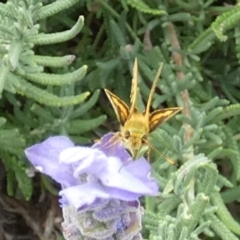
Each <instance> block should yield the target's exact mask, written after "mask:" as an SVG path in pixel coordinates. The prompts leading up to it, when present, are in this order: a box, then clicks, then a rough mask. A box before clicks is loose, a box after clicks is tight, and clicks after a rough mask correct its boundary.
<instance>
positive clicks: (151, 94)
mask: <svg viewBox="0 0 240 240" xmlns="http://www.w3.org/2000/svg"><path fill="white" fill-rule="evenodd" d="M162 67H163V64H162V63H161V64H160V66H159V68H158V72H157V74H156V77H155V79H154V81H153V84H152V88H151V90H150V93H149V97H148V101H147V107H146V111H145V114H146V117H147V118H149V115H150V106H151V103H152V98H153V94H154V92H155V88H156V86H157V81H158V79H159V77H160V74H161V72H162Z"/></svg>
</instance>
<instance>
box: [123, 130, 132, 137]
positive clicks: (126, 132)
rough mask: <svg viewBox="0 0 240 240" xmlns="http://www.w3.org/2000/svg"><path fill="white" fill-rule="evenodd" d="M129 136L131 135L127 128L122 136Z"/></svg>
mask: <svg viewBox="0 0 240 240" xmlns="http://www.w3.org/2000/svg"><path fill="white" fill-rule="evenodd" d="M130 136H131V133H130V131H129V130H126V131H125V132H124V138H125V139H129V137H130Z"/></svg>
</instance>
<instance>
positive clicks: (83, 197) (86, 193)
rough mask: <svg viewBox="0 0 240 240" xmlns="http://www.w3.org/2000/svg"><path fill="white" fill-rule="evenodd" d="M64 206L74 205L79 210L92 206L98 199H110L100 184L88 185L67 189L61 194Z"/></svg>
mask: <svg viewBox="0 0 240 240" xmlns="http://www.w3.org/2000/svg"><path fill="white" fill-rule="evenodd" d="M59 195H61V196H62V200H61V202H62V203H63V205H73V206H74V207H76V208H77V209H79V208H81V207H82V206H84V205H90V204H92V203H93V202H94V201H95V200H96V199H98V198H104V199H107V198H109V197H110V196H109V194H108V193H107V192H106V191H105V190H104V189H103V187H102V186H101V185H100V184H98V183H86V184H82V185H78V186H74V187H69V188H66V189H64V190H62V191H60V192H59Z"/></svg>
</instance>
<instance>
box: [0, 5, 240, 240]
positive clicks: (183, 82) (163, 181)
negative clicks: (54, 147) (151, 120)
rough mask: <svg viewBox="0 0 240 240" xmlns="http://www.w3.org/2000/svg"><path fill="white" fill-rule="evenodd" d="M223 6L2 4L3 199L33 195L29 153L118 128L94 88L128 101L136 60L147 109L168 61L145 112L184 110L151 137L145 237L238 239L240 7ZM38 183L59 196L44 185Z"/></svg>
mask: <svg viewBox="0 0 240 240" xmlns="http://www.w3.org/2000/svg"><path fill="white" fill-rule="evenodd" d="M229 2H230V1H228V5H227V4H226V5H224V4H223V3H222V2H221V1H217V2H216V1H213V0H209V1H202V0H196V1H190V0H189V1H183V0H173V1H165V0H163V1H162V0H160V1H146V0H141V1H131V0H121V1H105V0H99V1H97V2H95V1H92V0H85V1H78V0H70V1H65V0H58V1H37V0H32V1H30V0H25V1H14V0H9V1H7V3H4V4H3V3H1V4H0V13H1V14H0V15H1V18H0V92H1V93H2V98H1V102H0V113H1V115H0V158H1V160H2V162H3V164H4V166H5V169H6V173H7V177H6V178H7V186H6V191H7V192H8V194H9V195H10V196H14V197H18V198H20V195H21V194H22V195H23V196H22V197H23V198H25V199H30V198H31V195H32V193H33V192H32V191H33V190H32V189H33V186H32V182H31V181H30V180H29V178H28V177H27V176H26V174H25V170H26V168H27V167H29V164H28V163H27V162H26V160H25V158H24V153H23V150H24V148H26V147H27V146H30V145H31V144H34V143H36V142H40V141H42V140H43V139H45V138H47V137H48V136H51V135H57V134H63V135H68V136H70V137H71V138H72V139H73V140H74V141H76V143H78V144H92V142H93V140H94V139H96V138H99V137H101V136H102V135H103V134H104V133H106V132H109V131H117V130H118V129H119V126H118V123H117V120H116V118H115V115H114V113H113V110H112V109H111V107H110V104H109V103H108V101H107V99H106V98H105V96H104V94H102V93H101V92H100V90H99V89H101V88H108V89H109V90H111V91H112V92H114V93H115V94H116V95H118V96H119V97H120V98H121V99H123V100H124V101H126V102H129V95H130V88H131V78H132V75H131V71H132V67H133V62H134V58H135V57H137V58H138V62H139V99H138V106H139V109H141V110H143V109H144V106H145V103H146V101H147V98H148V95H149V91H150V87H151V84H152V81H153V79H154V77H155V74H156V71H157V68H158V66H159V62H163V63H164V66H163V70H162V74H161V81H160V82H159V84H158V86H157V90H156V93H155V95H154V99H153V104H152V107H153V108H154V109H156V108H159V107H160V108H161V107H162V108H164V107H174V106H182V107H183V108H184V111H183V112H182V113H181V114H178V115H177V116H176V117H174V118H173V119H171V120H170V121H169V122H167V123H164V124H163V125H162V126H161V127H160V128H158V129H157V130H155V131H154V132H153V133H152V134H151V135H150V138H149V141H150V142H151V144H152V146H153V150H152V151H151V158H150V161H151V162H152V165H153V169H154V177H155V178H156V179H157V180H158V181H159V185H160V186H161V194H160V195H159V196H158V197H151V198H150V197H148V198H145V199H144V200H143V207H144V209H145V214H144V216H143V219H144V220H143V232H142V235H143V237H144V238H145V239H149V240H160V239H161V240H179V239H181V240H187V239H189V240H195V239H222V240H229V239H230V240H231V239H233V240H235V239H238V238H239V236H240V226H239V218H238V217H237V215H238V213H239V212H237V214H235V215H234V214H233V213H232V211H231V209H238V203H237V202H238V200H239V197H240V188H239V185H238V184H239V181H240V143H239V140H240V125H239V122H240V116H239V115H240V110H239V109H240V105H239V103H240V77H239V76H240V66H239V59H240V54H239V52H240V51H239V43H240V41H239V16H240V14H239V11H240V8H239V6H238V5H235V6H233V5H230V4H229ZM79 13H84V18H85V22H84V18H83V17H82V16H79ZM75 59H76V61H75V62H74V63H73V61H74V60H75ZM88 97H89V98H88ZM84 101H85V102H84ZM76 104H79V105H76ZM106 114H107V115H108V116H109V120H108V121H107V122H106ZM110 123H114V124H113V125H112V124H110ZM115 123H116V125H115ZM154 149H156V150H157V151H155V150H154ZM159 152H160V153H162V155H161V154H159ZM163 156H166V157H169V158H171V159H173V160H174V161H175V162H176V165H170V164H169V163H168V162H167V161H165V159H164V157H163ZM41 181H42V182H41V183H42V186H44V187H43V188H44V189H47V191H49V192H51V193H55V192H54V190H52V189H53V188H51V186H52V185H51V182H49V181H48V180H47V179H41ZM15 183H17V186H18V187H17V188H18V189H17V190H20V191H17V190H16V186H15ZM20 193H21V194H20ZM229 203H231V206H232V208H231V209H228V206H227V205H226V204H229Z"/></svg>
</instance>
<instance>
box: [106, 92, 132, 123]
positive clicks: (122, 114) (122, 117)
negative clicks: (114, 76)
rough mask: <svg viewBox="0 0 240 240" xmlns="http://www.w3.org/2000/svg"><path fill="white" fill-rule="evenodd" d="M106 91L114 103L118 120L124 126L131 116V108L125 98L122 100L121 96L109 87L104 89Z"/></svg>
mask: <svg viewBox="0 0 240 240" xmlns="http://www.w3.org/2000/svg"><path fill="white" fill-rule="evenodd" d="M104 91H105V93H106V95H107V97H108V99H109V101H110V103H111V104H112V107H113V109H114V112H115V114H116V116H117V118H118V121H119V122H120V124H121V125H122V126H124V124H125V122H126V121H127V119H128V116H129V108H128V106H127V104H126V103H125V102H124V101H123V100H121V99H120V98H119V97H117V96H116V95H114V94H113V93H111V92H110V91H108V90H107V89H104Z"/></svg>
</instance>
